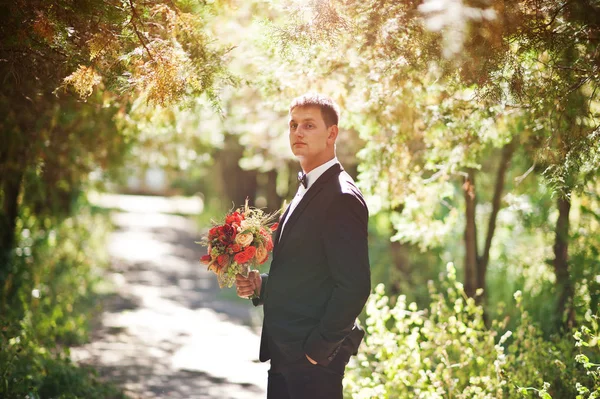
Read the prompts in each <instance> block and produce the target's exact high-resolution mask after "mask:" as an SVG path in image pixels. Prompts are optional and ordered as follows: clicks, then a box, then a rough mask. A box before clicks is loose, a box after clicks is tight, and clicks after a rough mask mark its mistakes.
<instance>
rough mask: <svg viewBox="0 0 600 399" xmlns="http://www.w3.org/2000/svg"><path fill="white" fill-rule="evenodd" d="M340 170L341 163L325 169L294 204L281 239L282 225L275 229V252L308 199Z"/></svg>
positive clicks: (280, 246) (283, 242) (282, 243)
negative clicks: (276, 232) (294, 207)
mask: <svg viewBox="0 0 600 399" xmlns="http://www.w3.org/2000/svg"><path fill="white" fill-rule="evenodd" d="M341 171H342V167H341V165H340V164H335V165H333V166H332V167H331V168H329V169H327V170H326V171H325V172H324V173H323V174H322V175H321V176H320V177H319V178H318V179H317V181H316V182H315V183H314V184H313V185H312V186H310V188H309V189H308V191H307V192H306V193H305V194H304V196H303V197H302V200H300V202H299V203H298V205H297V206H296V209H294V212H292V214H291V215H290V217H289V218H290V220H288V221H287V222H286V223H285V229H284V230H283V235H282V236H281V239H279V236H280V235H281V227H282V225H281V224H280V225H279V227H278V229H277V230H278V234H276V235H277V238H278V239H279V242H278V243H277V244H276V246H275V248H276V249H274V251H276V252H277V253H279V252H281V248H282V247H283V246H284V244H285V240H286V238H287V237H288V236H289V235H290V231H291V230H292V229H293V228H294V224H295V223H296V221H297V220H298V219H299V218H300V216H301V215H302V212H304V210H305V209H306V207H307V206H308V204H309V203H310V201H311V200H312V199H313V198H314V197H315V196H316V195H317V194H318V193H319V191H321V190H322V189H323V186H324V183H325V182H327V181H328V180H329V179H330V178H331V177H333V176H334V175H338V174H339V173H340V172H341ZM288 212H289V206H288V209H287V210H286V211H285V214H284V216H286V217H287V213H288ZM281 220H282V221H285V219H284V218H282V219H281ZM273 258H275V253H274V254H273Z"/></svg>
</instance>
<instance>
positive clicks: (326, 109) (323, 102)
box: [289, 93, 340, 127]
mask: <svg viewBox="0 0 600 399" xmlns="http://www.w3.org/2000/svg"><path fill="white" fill-rule="evenodd" d="M296 107H318V108H319V109H320V110H321V115H322V116H323V120H324V121H325V125H326V126H327V127H330V126H332V125H337V124H338V120H339V118H340V111H339V107H338V105H337V104H336V103H335V102H334V101H333V100H332V99H331V98H330V97H327V96H324V95H322V94H319V93H306V94H303V95H301V96H300V97H296V98H294V99H293V100H292V103H291V104H290V111H289V113H290V115H291V114H292V110H293V109H294V108H296Z"/></svg>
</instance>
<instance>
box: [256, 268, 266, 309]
mask: <svg viewBox="0 0 600 399" xmlns="http://www.w3.org/2000/svg"><path fill="white" fill-rule="evenodd" d="M260 277H262V282H261V284H260V293H259V294H258V298H252V304H253V305H254V306H260V305H262V304H264V303H265V287H266V286H267V281H268V280H269V274H268V273H263V274H261V275H260Z"/></svg>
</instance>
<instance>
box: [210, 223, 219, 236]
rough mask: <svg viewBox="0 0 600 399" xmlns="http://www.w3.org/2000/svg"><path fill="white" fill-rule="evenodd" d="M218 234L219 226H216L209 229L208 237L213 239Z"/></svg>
mask: <svg viewBox="0 0 600 399" xmlns="http://www.w3.org/2000/svg"><path fill="white" fill-rule="evenodd" d="M218 235H219V228H218V227H217V226H215V227H213V228H212V229H210V230H208V238H209V239H213V238H215V237H216V236H218Z"/></svg>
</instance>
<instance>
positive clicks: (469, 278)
mask: <svg viewBox="0 0 600 399" xmlns="http://www.w3.org/2000/svg"><path fill="white" fill-rule="evenodd" d="M462 188H463V193H464V196H465V217H466V223H465V234H464V238H465V293H466V294H467V295H468V296H469V297H473V296H474V295H475V291H476V290H477V281H478V279H477V228H476V224H475V206H476V204H477V202H476V197H475V172H474V171H473V170H472V169H469V171H468V172H467V176H466V177H465V181H464V184H463V186H462Z"/></svg>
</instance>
